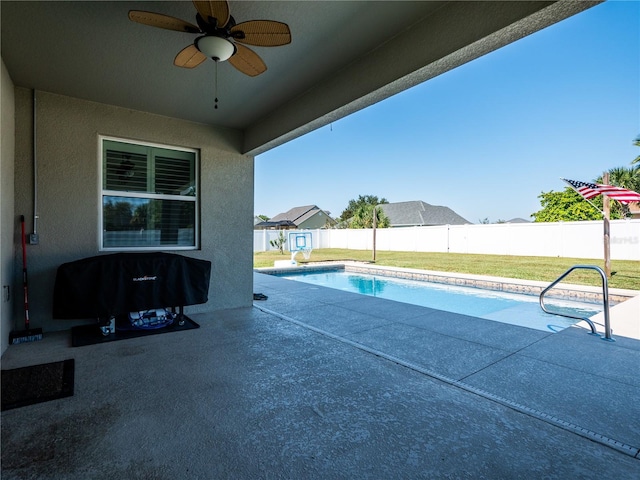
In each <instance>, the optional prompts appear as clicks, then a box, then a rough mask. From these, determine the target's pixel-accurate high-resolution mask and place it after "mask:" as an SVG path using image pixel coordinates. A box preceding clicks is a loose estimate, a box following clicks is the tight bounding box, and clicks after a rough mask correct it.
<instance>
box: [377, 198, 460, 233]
mask: <svg viewBox="0 0 640 480" xmlns="http://www.w3.org/2000/svg"><path fill="white" fill-rule="evenodd" d="M380 207H381V208H382V210H383V211H384V213H385V215H386V216H387V217H389V222H390V223H391V226H392V227H406V226H411V225H418V226H419V225H464V224H466V223H471V222H469V221H468V220H466V219H464V218H462V217H461V216H460V215H458V214H457V213H456V212H454V211H453V210H451V209H450V208H449V207H441V206H438V205H430V204H428V203H426V202H423V201H421V200H414V201H410V202H396V203H384V204H382V205H380Z"/></svg>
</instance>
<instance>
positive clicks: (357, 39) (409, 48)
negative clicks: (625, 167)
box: [0, 0, 600, 155]
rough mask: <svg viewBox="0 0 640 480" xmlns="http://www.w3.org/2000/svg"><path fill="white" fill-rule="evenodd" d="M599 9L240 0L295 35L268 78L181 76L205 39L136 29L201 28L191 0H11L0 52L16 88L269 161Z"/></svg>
mask: <svg viewBox="0 0 640 480" xmlns="http://www.w3.org/2000/svg"><path fill="white" fill-rule="evenodd" d="M598 3H600V1H599V0H596V1H580V2H567V1H558V2H554V1H530V2H504V1H471V2H458V1H418V2H416V1H384V2H382V1H379V2H376V1H366V2H365V1H350V0H343V1H334V2H324V1H286V2H283V1H231V2H229V6H230V12H231V15H232V16H233V17H234V19H235V20H236V21H237V22H239V23H240V22H244V21H248V20H256V19H268V20H277V21H280V22H285V23H286V24H288V25H289V27H290V30H291V34H292V41H291V43H290V44H288V45H284V46H280V47H276V48H264V47H255V48H253V47H252V50H254V51H255V52H256V53H257V54H258V55H259V56H260V57H261V58H262V59H263V60H264V62H265V63H266V65H267V70H266V71H265V72H264V73H263V74H261V75H258V76H256V77H249V76H247V75H243V74H241V73H240V72H238V71H237V70H236V69H234V68H233V67H232V65H231V64H230V63H229V62H228V61H227V62H220V63H219V64H216V63H214V62H213V61H209V60H207V61H205V62H204V63H203V64H202V65H200V66H198V67H197V68H193V69H185V68H178V67H175V66H174V65H173V61H174V57H175V56H176V54H177V53H178V52H180V51H181V50H182V49H183V48H185V47H186V46H188V45H190V44H193V42H194V40H195V38H196V35H194V34H191V33H185V32H180V31H170V30H166V29H161V28H154V27H149V26H147V25H141V24H139V23H135V22H132V21H131V20H129V18H128V12H129V10H143V11H151V12H155V13H159V14H162V15H168V16H171V17H176V18H179V19H182V20H184V21H187V22H189V23H194V22H195V18H196V9H195V8H194V5H193V3H192V2H186V1H163V2H150V1H141V2H135V1H133V2H132V1H117V2H116V1H102V2H96V1H73V2H51V1H32V2H31V1H30V2H20V1H18V2H10V1H3V2H1V7H2V15H1V16H0V21H1V26H0V34H1V37H2V38H1V41H0V45H1V47H2V60H3V62H4V63H5V65H6V67H7V70H8V72H9V75H10V76H11V79H12V81H13V82H14V84H15V85H16V86H17V87H23V88H27V89H35V90H39V91H46V92H50V93H54V94H59V95H65V96H69V97H73V98H79V99H83V100H88V101H92V102H98V103H103V104H107V105H114V106H118V107H122V108H128V109H132V110H137V111H142V112H149V113H153V114H157V115H162V116H165V117H172V118H178V119H183V120H188V121H192V122H196V123H200V124H205V125H211V126H214V127H219V128H229V129H235V130H237V135H236V139H235V140H234V145H233V146H232V147H233V148H234V149H235V150H239V151H241V153H244V154H248V155H257V154H259V153H262V152H264V151H267V150H269V149H271V148H273V147H276V146H278V145H281V144H283V143H286V142H287V141H289V140H292V139H294V138H297V137H299V136H301V135H304V134H305V133H308V132H310V131H312V130H315V129H317V128H320V127H322V126H324V125H328V124H329V123H331V122H335V121H336V120H338V119H340V118H343V117H345V116H347V115H349V114H351V113H354V112H356V111H358V110H361V109H363V108H365V107H367V106H369V105H373V104H374V103H377V102H379V101H381V100H383V99H385V98H388V97H390V96H392V95H395V94H396V93H399V92H401V91H403V90H406V89H408V88H410V87H412V86H414V85H417V84H420V83H422V82H424V81H426V80H429V79H431V78H434V77H436V76H438V75H440V74H442V73H444V72H446V71H449V70H451V69H453V68H455V67H457V66H459V65H462V64H464V63H466V62H469V61H471V60H473V59H475V58H478V57H480V56H482V55H484V54H486V53H488V52H491V51H493V50H496V49H498V48H501V47H502V46H504V45H507V44H509V43H511V42H514V41H516V40H518V39H520V38H522V37H523V36H525V35H529V34H531V33H533V32H536V31H538V30H541V29H543V28H545V27H547V26H549V25H551V24H553V23H556V22H558V21H561V20H563V19H565V18H567V17H569V16H571V15H574V14H576V13H578V12H581V11H583V10H585V9H588V8H590V7H592V6H594V5H596V4H598ZM78 79H82V81H78ZM214 89H215V91H214ZM216 97H217V98H218V104H217V107H216V108H214V98H216Z"/></svg>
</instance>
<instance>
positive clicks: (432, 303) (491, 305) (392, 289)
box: [278, 271, 602, 332]
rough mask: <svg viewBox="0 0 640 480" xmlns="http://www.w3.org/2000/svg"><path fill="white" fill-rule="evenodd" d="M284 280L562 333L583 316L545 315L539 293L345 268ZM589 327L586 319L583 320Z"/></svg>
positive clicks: (586, 310) (568, 309)
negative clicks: (506, 290)
mask: <svg viewBox="0 0 640 480" xmlns="http://www.w3.org/2000/svg"><path fill="white" fill-rule="evenodd" d="M278 276H279V277H282V278H287V279H290V280H296V281H300V282H305V283H310V284H313V285H319V286H323V287H328V288H335V289H338V290H344V291H348V292H353V293H360V294H363V295H369V296H373V297H379V298H386V299H389V300H395V301H398V302H403V303H410V304H413V305H420V306H423V307H429V308H435V309H438V310H445V311H447V312H453V313H459V314H463V315H470V316H474V317H480V318H484V319H487V320H494V321H498V322H502V323H510V324H512V325H519V326H523V327H528V328H534V329H537V330H544V331H552V332H557V331H560V330H563V329H565V328H567V327H569V326H571V325H572V324H574V323H575V322H576V321H577V320H574V319H571V318H566V317H560V316H557V315H551V314H548V313H545V312H543V311H542V309H541V308H540V303H539V300H538V297H537V296H534V295H523V294H516V293H508V292H500V291H495V290H485V289H481V288H474V287H460V286H456V285H447V284H439V283H430V282H421V281H417V280H405V279H400V278H394V277H384V276H379V275H366V274H359V273H358V274H355V273H350V272H344V271H323V272H310V273H291V274H280V275H278ZM545 306H546V307H547V309H548V310H550V311H553V312H559V313H568V314H570V315H576V316H580V317H586V318H589V317H591V316H593V315H595V314H597V313H599V312H600V311H602V307H601V306H600V307H599V306H598V305H597V304H592V303H584V302H576V301H571V300H564V299H557V298H552V297H545ZM583 324H584V325H586V324H585V323H583Z"/></svg>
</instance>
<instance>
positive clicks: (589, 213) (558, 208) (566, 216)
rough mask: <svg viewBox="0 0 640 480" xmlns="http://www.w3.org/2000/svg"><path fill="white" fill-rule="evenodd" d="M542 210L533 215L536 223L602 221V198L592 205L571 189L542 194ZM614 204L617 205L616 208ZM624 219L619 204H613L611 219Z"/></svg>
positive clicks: (598, 198) (597, 198)
mask: <svg viewBox="0 0 640 480" xmlns="http://www.w3.org/2000/svg"><path fill="white" fill-rule="evenodd" d="M538 198H539V199H540V205H541V206H542V209H541V210H539V211H537V212H535V213H532V214H531V216H532V217H533V218H534V221H535V222H563V221H564V222H570V221H577V220H601V219H602V213H601V211H602V196H599V197H596V198H594V199H593V200H591V203H592V204H593V205H595V206H596V208H594V207H593V205H590V204H589V202H587V201H586V200H585V199H584V198H583V197H582V196H581V195H580V194H579V193H578V192H576V191H575V190H573V189H572V188H570V187H567V188H565V189H564V190H563V191H562V192H554V191H551V192H542V193H541V194H540V195H538ZM614 203H615V204H617V205H615V206H614ZM617 218H623V214H622V209H621V208H620V205H619V204H618V202H612V205H611V219H617Z"/></svg>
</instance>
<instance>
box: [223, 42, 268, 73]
mask: <svg viewBox="0 0 640 480" xmlns="http://www.w3.org/2000/svg"><path fill="white" fill-rule="evenodd" d="M236 47H237V49H238V50H237V51H236V53H235V54H234V55H233V56H232V57H231V58H230V59H229V63H230V64H231V65H233V66H234V67H236V68H237V69H238V70H239V71H241V72H242V73H244V74H245V75H249V76H250V77H255V76H257V75H260V74H261V73H264V72H265V71H266V70H267V66H266V65H265V63H264V62H263V61H262V59H261V58H260V56H259V55H258V54H257V53H256V52H254V51H253V50H251V49H250V48H248V47H245V46H244V45H240V44H238V43H236Z"/></svg>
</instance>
